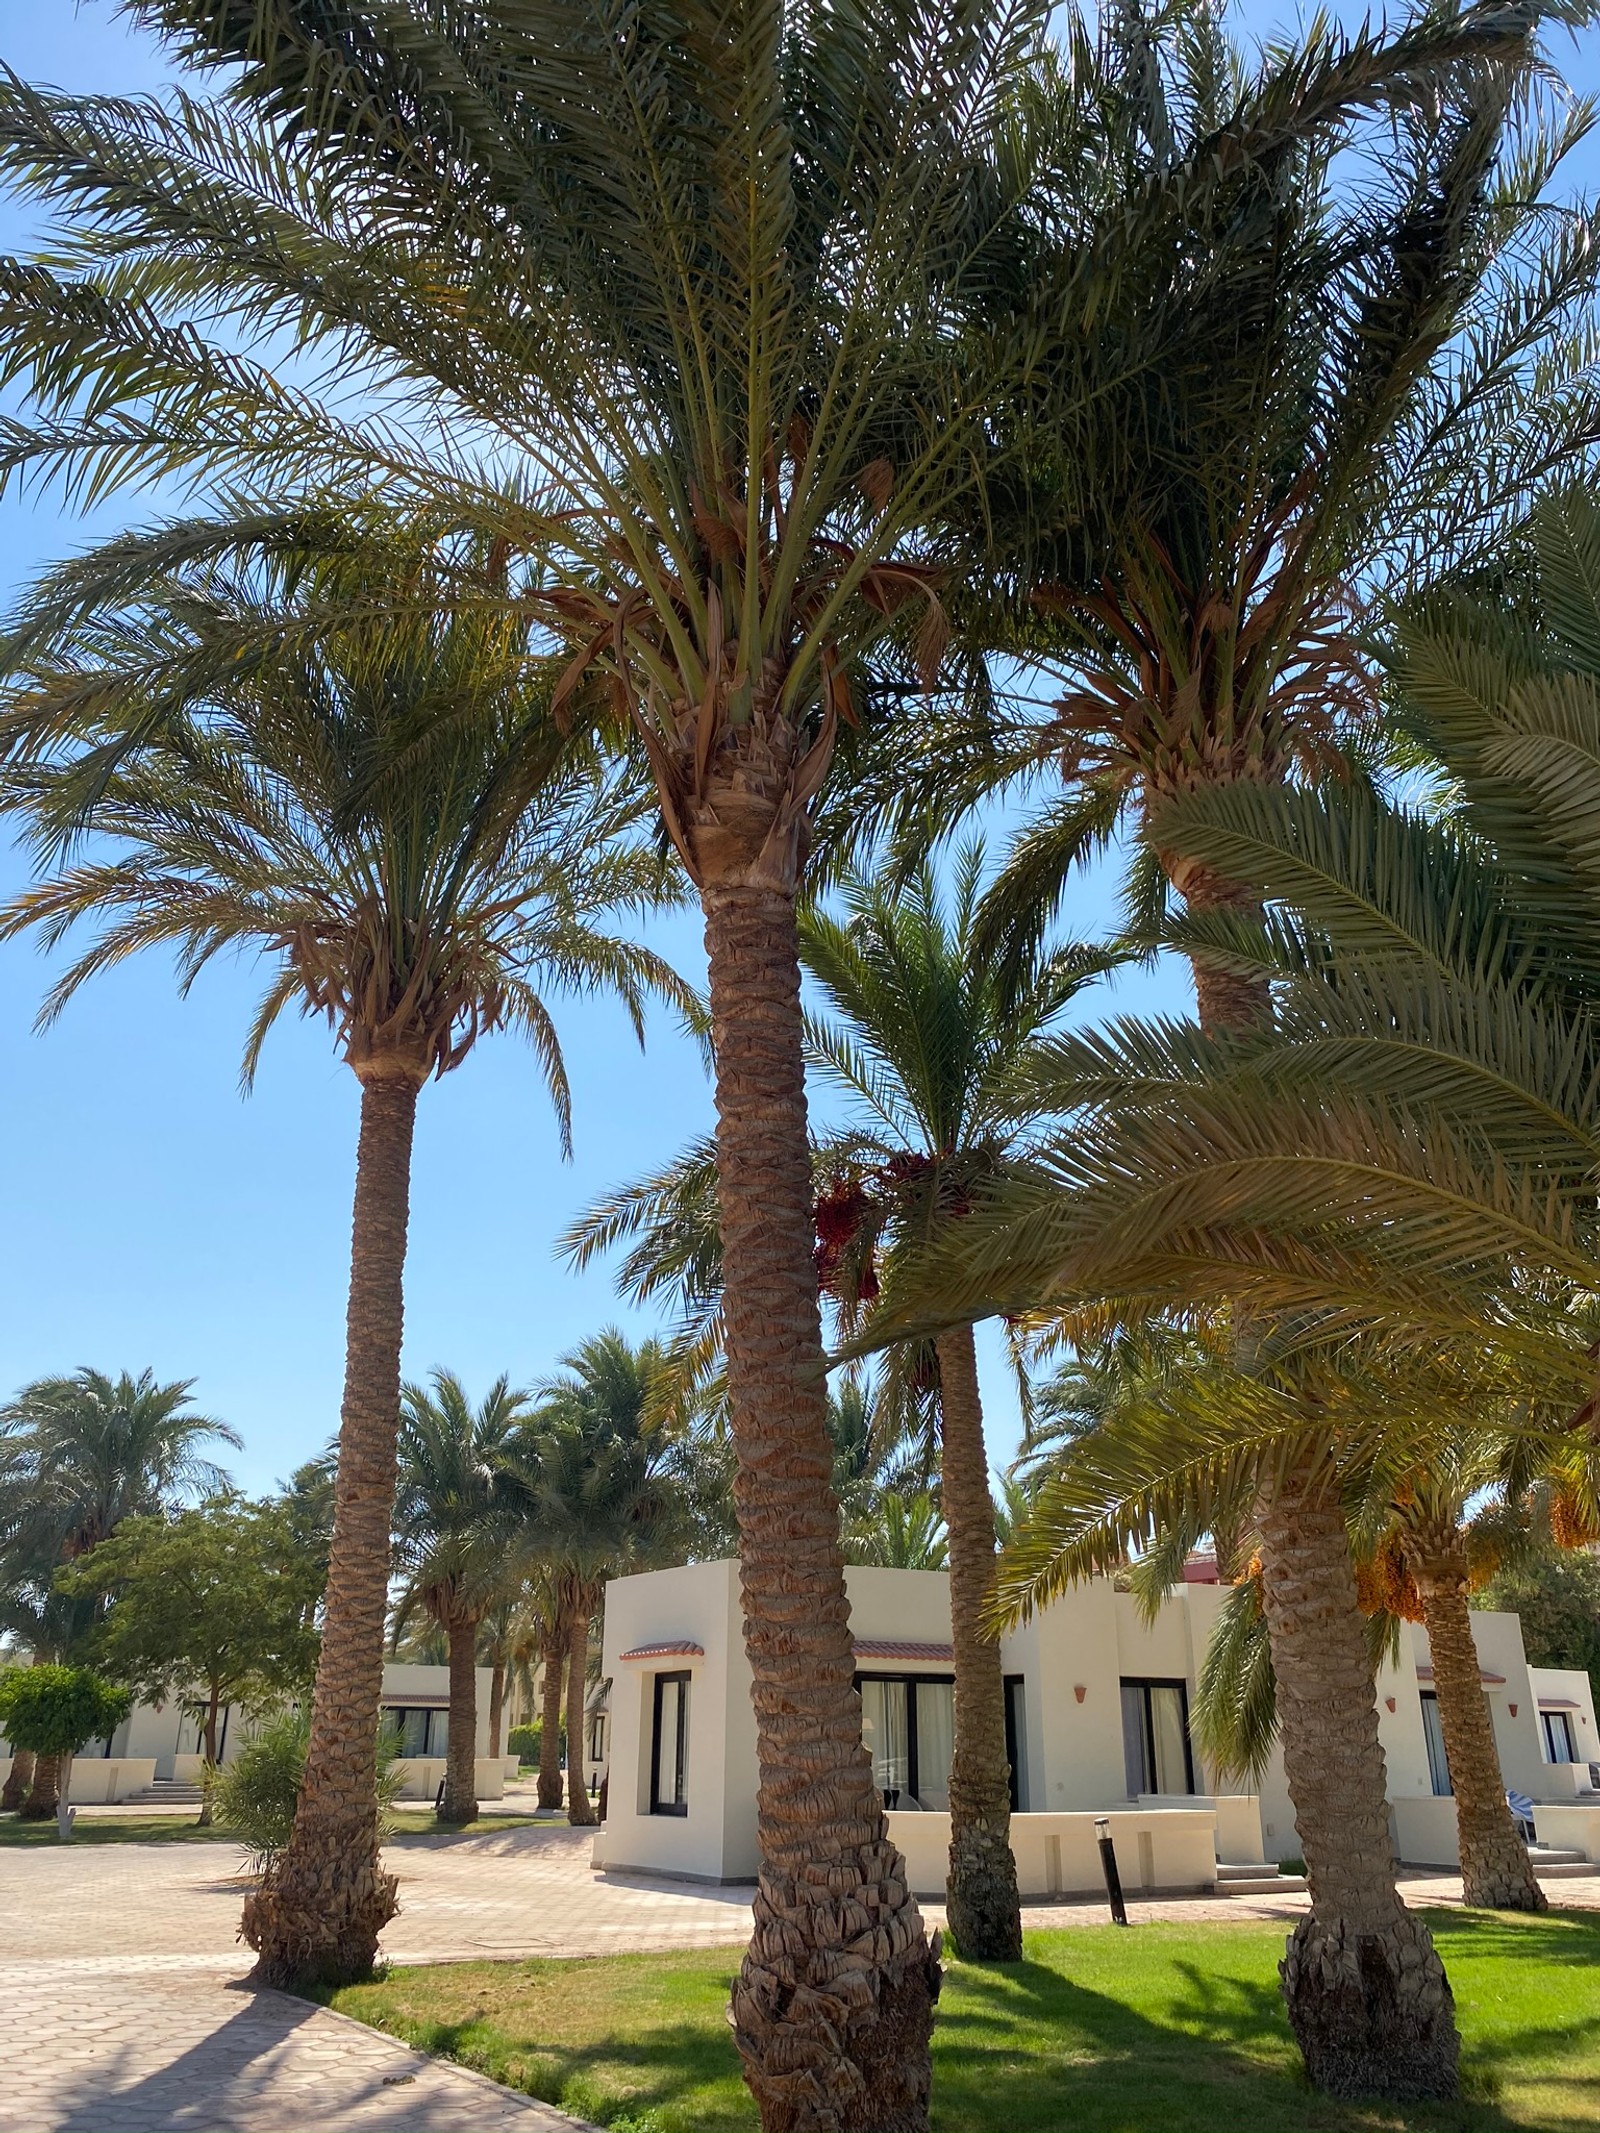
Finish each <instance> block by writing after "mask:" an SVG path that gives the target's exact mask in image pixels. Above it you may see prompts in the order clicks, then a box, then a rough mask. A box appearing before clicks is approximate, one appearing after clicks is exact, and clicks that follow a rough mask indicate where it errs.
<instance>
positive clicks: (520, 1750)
mask: <svg viewBox="0 0 1600 2133" xmlns="http://www.w3.org/2000/svg"><path fill="white" fill-rule="evenodd" d="M543 1737H544V1728H543V1726H542V1725H534V1726H513V1727H512V1728H511V1731H510V1732H509V1733H508V1734H507V1735H506V1746H507V1747H508V1748H509V1749H510V1750H511V1753H512V1754H513V1755H514V1756H515V1757H516V1758H517V1761H518V1762H519V1763H536V1762H537V1761H538V1760H539V1743H540V1741H541V1740H542V1739H543Z"/></svg>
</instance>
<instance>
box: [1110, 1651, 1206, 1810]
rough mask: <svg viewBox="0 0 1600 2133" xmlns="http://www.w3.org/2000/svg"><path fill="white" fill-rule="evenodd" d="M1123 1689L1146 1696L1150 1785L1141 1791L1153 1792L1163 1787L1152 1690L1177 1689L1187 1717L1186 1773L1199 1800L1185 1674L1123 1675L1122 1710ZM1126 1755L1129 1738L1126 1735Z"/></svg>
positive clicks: (1144, 1743) (1119, 1684)
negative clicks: (1157, 1750)
mask: <svg viewBox="0 0 1600 2133" xmlns="http://www.w3.org/2000/svg"><path fill="white" fill-rule="evenodd" d="M1123 1689H1140V1690H1142V1691H1143V1694H1144V1731H1143V1733H1142V1735H1141V1737H1140V1742H1139V1745H1140V1747H1141V1748H1142V1749H1143V1751H1144V1773H1143V1774H1144V1776H1145V1777H1146V1778H1147V1779H1148V1780H1149V1783H1148V1784H1146V1785H1142V1786H1141V1787H1140V1791H1142V1792H1151V1793H1154V1792H1158V1791H1159V1784H1158V1778H1157V1772H1156V1729H1155V1714H1154V1712H1153V1710H1152V1709H1151V1705H1150V1691H1151V1690H1152V1689H1176V1690H1177V1692H1178V1707H1179V1710H1180V1712H1181V1714H1182V1718H1183V1772H1184V1777H1185V1779H1186V1781H1187V1791H1188V1796H1189V1797H1190V1798H1191V1799H1195V1798H1198V1797H1199V1794H1198V1790H1197V1788H1196V1786H1195V1782H1194V1742H1193V1740H1192V1739H1191V1738H1190V1735H1189V1684H1188V1682H1187V1681H1185V1680H1184V1679H1183V1677H1182V1675H1181V1674H1122V1675H1119V1677H1118V1681H1117V1690H1118V1695H1117V1708H1118V1710H1119V1711H1120V1710H1121V1708H1122V1696H1121V1692H1122V1690H1123ZM1124 1724H1126V1721H1124ZM1124 1753H1126V1736H1124Z"/></svg>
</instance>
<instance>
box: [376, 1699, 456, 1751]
mask: <svg viewBox="0 0 1600 2133" xmlns="http://www.w3.org/2000/svg"><path fill="white" fill-rule="evenodd" d="M383 1726H384V1729H385V1731H386V1732H387V1733H388V1735H389V1737H390V1739H391V1740H393V1741H395V1742H396V1744H397V1745H396V1750H395V1752H396V1753H397V1754H398V1755H402V1756H407V1757H417V1756H428V1755H443V1754H444V1752H445V1748H446V1745H447V1743H448V1742H449V1739H450V1713H449V1712H448V1711H430V1710H428V1709H426V1708H425V1707H424V1708H421V1709H419V1708H418V1707H417V1706H416V1705H414V1704H408V1705H403V1706H402V1705H398V1704H391V1705H390V1706H388V1708H387V1709H386V1710H385V1711H384V1713H383Z"/></svg>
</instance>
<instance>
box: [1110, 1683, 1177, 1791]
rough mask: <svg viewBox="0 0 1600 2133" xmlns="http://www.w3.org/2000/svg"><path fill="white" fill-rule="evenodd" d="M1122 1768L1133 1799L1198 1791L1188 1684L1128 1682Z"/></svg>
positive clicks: (1124, 1697)
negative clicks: (1156, 1794) (1192, 1748)
mask: <svg viewBox="0 0 1600 2133" xmlns="http://www.w3.org/2000/svg"><path fill="white" fill-rule="evenodd" d="M1122 1767H1123V1773H1124V1777H1125V1780H1126V1783H1127V1787H1128V1797H1129V1799H1137V1798H1138V1797H1139V1795H1140V1794H1141V1793H1145V1792H1155V1793H1192V1792H1193V1791H1194V1757H1193V1756H1192V1754H1191V1753H1190V1749H1189V1691H1188V1687H1187V1685H1186V1684H1185V1683H1184V1682H1181V1681H1124V1682H1123V1684H1122Z"/></svg>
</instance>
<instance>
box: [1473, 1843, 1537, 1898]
mask: <svg viewBox="0 0 1600 2133" xmlns="http://www.w3.org/2000/svg"><path fill="white" fill-rule="evenodd" d="M1518 1849H1519V1850H1520V1849H1521V1846H1520V1845H1519V1847H1518ZM1461 1900H1462V1902H1463V1903H1464V1904H1466V1905H1467V1907H1468V1908H1469V1909H1470V1910H1474V1911H1548V1910H1549V1908H1550V1899H1549V1897H1548V1896H1547V1895H1546V1894H1545V1892H1544V1890H1543V1889H1542V1888H1540V1886H1539V1883H1538V1881H1537V1879H1536V1878H1535V1876H1534V1871H1533V1868H1532V1867H1531V1866H1530V1865H1529V1863H1528V1855H1527V1853H1526V1851H1523V1854H1522V1864H1521V1866H1520V1868H1519V1867H1518V1865H1517V1863H1516V1861H1515V1860H1512V1861H1509V1862H1507V1863H1506V1864H1505V1865H1503V1866H1490V1867H1483V1868H1478V1869H1472V1868H1469V1866H1468V1865H1467V1862H1466V1861H1465V1860H1463V1861H1462V1865H1461Z"/></svg>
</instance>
